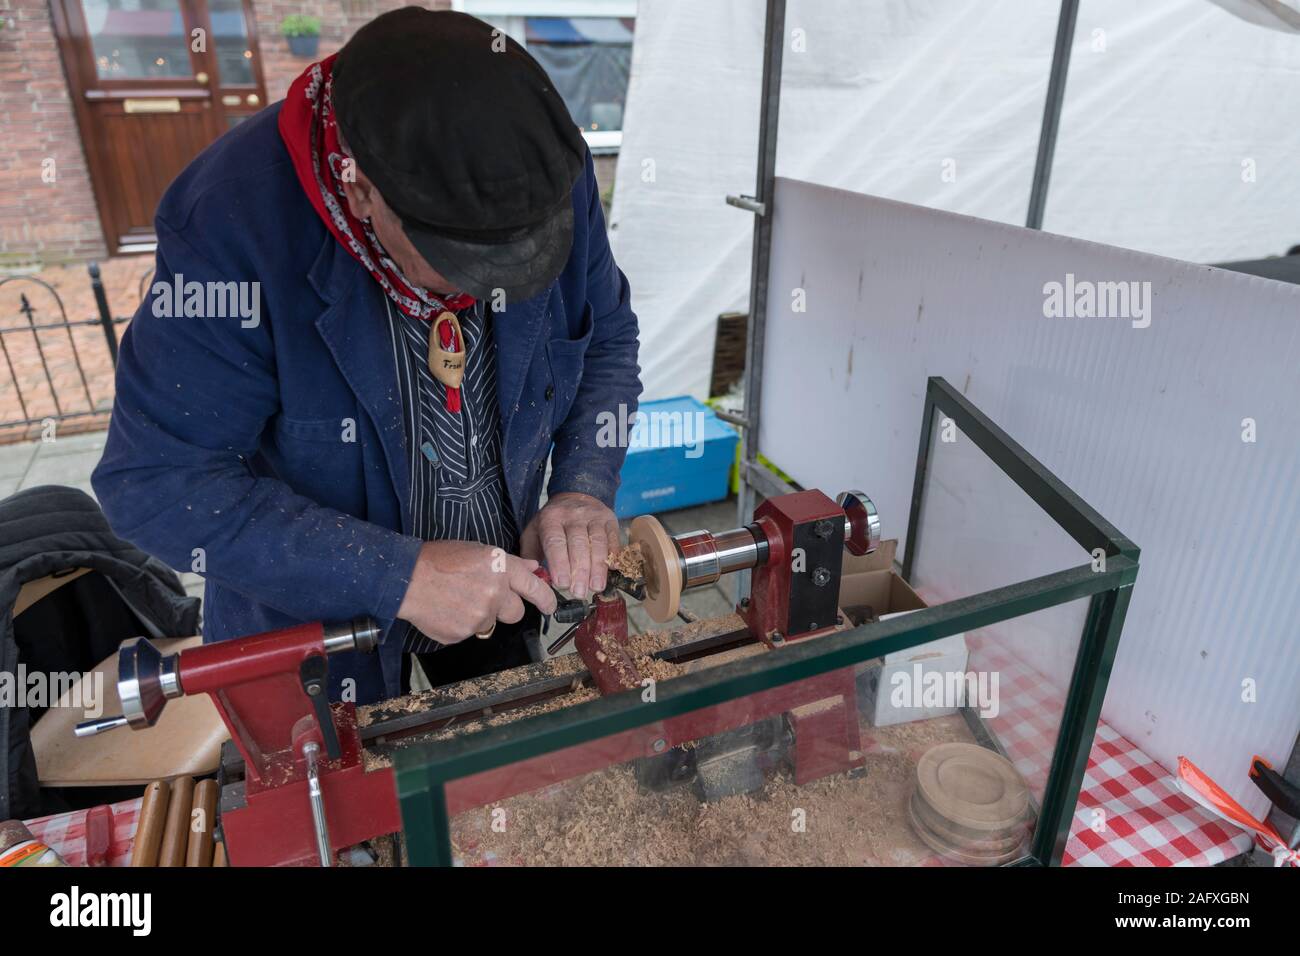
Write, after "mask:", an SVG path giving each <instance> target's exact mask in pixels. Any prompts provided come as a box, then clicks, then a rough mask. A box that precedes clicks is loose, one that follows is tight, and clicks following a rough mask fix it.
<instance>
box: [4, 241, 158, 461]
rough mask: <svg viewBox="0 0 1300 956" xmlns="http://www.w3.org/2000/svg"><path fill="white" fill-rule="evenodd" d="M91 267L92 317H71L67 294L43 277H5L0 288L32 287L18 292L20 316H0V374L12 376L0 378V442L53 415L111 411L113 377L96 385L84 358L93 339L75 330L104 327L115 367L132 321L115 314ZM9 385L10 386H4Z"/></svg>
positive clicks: (57, 417) (62, 416)
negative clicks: (123, 329) (122, 332)
mask: <svg viewBox="0 0 1300 956" xmlns="http://www.w3.org/2000/svg"><path fill="white" fill-rule="evenodd" d="M86 271H87V273H88V275H89V277H90V286H91V292H92V294H93V296H94V300H95V306H96V311H97V312H98V315H97V316H96V317H94V318H88V319H70V318H69V317H68V310H67V307H66V305H65V304H64V301H63V297H62V296H61V295H60V294H59V291H58V290H57V289H56V288H55V287H54V286H52V285H51V284H50V283H49V282H46V281H45V280H44V279H41V278H39V277H37V276H32V275H16V276H6V277H5V278H2V279H0V290H3V289H5V288H6V287H13V286H18V285H21V284H27V285H30V286H31V288H29V289H23V290H22V291H20V292H19V293H18V299H17V313H18V314H17V316H15V317H9V316H4V315H0V354H2V355H3V358H4V368H3V370H2V371H0V375H3V374H5V373H7V374H8V376H9V381H8V383H5V382H4V381H3V379H2V378H0V440H2V438H3V435H4V433H5V432H12V430H14V429H17V428H21V427H23V426H31V425H40V424H43V423H45V422H46V421H48V420H50V419H54V420H55V421H58V422H65V421H69V420H74V419H84V418H91V417H94V416H97V415H105V414H107V413H108V412H109V410H110V409H111V406H112V399H113V385H112V380H111V377H109V379H108V381H99V380H94V381H93V384H92V380H93V379H94V376H93V375H92V376H88V375H87V370H86V363H85V362H83V360H82V359H83V352H82V349H83V348H86V347H87V346H88V343H86V342H84V341H83V342H82V344H81V345H80V346H79V345H78V343H77V336H76V335H74V330H76V329H81V328H87V327H95V326H98V327H99V328H100V329H102V331H103V334H104V346H105V347H106V348H107V349H108V357H109V360H110V362H111V363H112V367H113V368H116V367H117V341H118V335H117V326H119V325H124V324H125V323H126V322H128V321H130V320H129V319H128V318H126V317H120V318H114V317H113V313H112V310H111V309H110V308H109V304H108V294H107V293H106V292H105V290H104V282H103V277H102V275H101V274H100V270H99V265H98V264H97V263H94V262H92V263H90V264H89V265H88V266H87V268H86ZM148 276H149V273H145V274H144V275H143V276H142V277H141V282H140V285H141V288H142V289H143V288H144V283H145V280H146V279H147V278H148ZM29 293H30V294H29ZM65 337H66V341H65ZM33 357H35V362H33V361H32V359H33ZM69 361H70V362H71V364H72V366H73V367H74V368H75V372H76V374H75V375H73V376H69V375H67V374H66V369H67V365H68V362H69ZM36 366H39V367H36ZM52 366H53V367H52ZM69 379H71V382H69ZM6 384H7V385H8V386H10V387H8V388H6V387H3V386H4V385H6ZM11 389H12V390H11ZM97 392H98V393H99V394H98V395H96V393H97Z"/></svg>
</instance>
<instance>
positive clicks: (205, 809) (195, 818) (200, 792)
mask: <svg viewBox="0 0 1300 956" xmlns="http://www.w3.org/2000/svg"><path fill="white" fill-rule="evenodd" d="M190 820H191V823H190V829H189V833H190V839H189V843H188V845H187V846H186V849H185V865H186V866H211V865H212V833H213V830H215V829H216V826H217V782H216V781H215V780H200V781H199V783H198V786H196V787H195V788H194V806H193V808H192V810H191V812H190Z"/></svg>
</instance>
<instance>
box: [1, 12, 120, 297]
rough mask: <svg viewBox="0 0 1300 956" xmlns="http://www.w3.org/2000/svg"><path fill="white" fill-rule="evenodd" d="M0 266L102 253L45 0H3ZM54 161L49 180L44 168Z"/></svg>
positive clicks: (6, 268) (4, 269) (7, 267)
mask: <svg viewBox="0 0 1300 956" xmlns="http://www.w3.org/2000/svg"><path fill="white" fill-rule="evenodd" d="M0 21H3V23H2V24H0V273H3V272H8V271H10V270H11V269H13V268H15V267H20V266H24V265H28V264H31V263H34V262H36V261H39V260H44V261H53V262H58V261H64V260H71V259H87V258H94V257H102V256H103V255H104V254H105V249H104V234H103V232H102V231H101V230H100V227H99V212H98V210H97V209H96V208H95V196H94V193H93V191H92V190H91V185H90V173H89V171H88V170H87V168H86V156H85V153H84V152H83V151H82V148H81V138H80V136H79V135H78V132H77V120H76V117H75V115H74V114H73V112H72V101H71V98H70V97H69V95H68V84H67V81H66V79H65V77H64V75H63V64H62V61H60V59H59V50H58V46H57V44H56V42H55V39H54V28H53V25H52V24H51V22H50V10H49V3H48V0H0ZM49 161H52V162H53V166H52V171H53V177H54V181H53V182H45V181H44V180H43V179H42V172H43V171H44V170H45V169H47V168H50V167H49V166H48V162H49Z"/></svg>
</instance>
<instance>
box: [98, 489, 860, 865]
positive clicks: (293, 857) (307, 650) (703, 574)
mask: <svg viewBox="0 0 1300 956" xmlns="http://www.w3.org/2000/svg"><path fill="white" fill-rule="evenodd" d="M630 540H631V543H632V545H633V546H636V547H639V550H640V556H641V559H642V562H643V565H644V567H643V571H642V573H641V574H640V575H636V574H628V573H625V572H626V570H628V569H623V570H621V571H619V572H618V573H613V574H611V575H610V583H609V585H608V586H607V587H606V589H605V590H604V591H602V592H600V593H598V594H596V595H594V596H593V599H592V600H591V602H590V603H589V605H588V606H587V608H586V611H585V613H584V614H583V615H582V616H581V619H580V620H578V621H577V623H575V624H574V625H573V627H572V628H571V629H570V632H569V633H568V635H567V636H568V637H570V639H572V641H573V642H574V645H575V650H576V654H574V655H566V656H564V657H558V658H553V659H550V660H546V661H542V662H539V663H535V664H531V665H528V666H525V667H519V668H515V669H512V670H509V671H504V672H500V673H497V674H492V675H488V676H487V677H483V678H476V679H474V680H470V681H464V682H461V683H459V684H453V685H449V686H446V687H440V688H436V689H435V690H433V691H426V692H424V693H421V694H412V695H408V696H407V697H405V698H398V699H396V700H391V701H385V702H383V703H380V704H376V705H371V706H369V707H366V708H362V712H361V713H360V714H359V713H358V708H357V707H355V706H354V705H353V704H350V703H333V704H331V703H329V702H328V700H327V697H326V694H327V690H326V688H327V686H328V682H327V676H328V659H329V656H330V655H331V654H333V653H338V652H343V651H357V652H362V653H365V652H369V651H372V650H373V649H374V648H375V646H376V645H377V643H378V641H379V639H380V629H379V628H378V626H377V625H375V624H374V623H373V622H371V621H369V620H367V619H360V620H357V621H352V622H346V623H343V624H320V623H314V624H304V625H300V626H297V627H291V628H286V629H284V630H280V631H273V632H268V633H265V634H256V635H251V636H247V637H242V638H236V639H233V640H229V641H222V642H220V643H216V644H208V645H203V646H200V647H192V648H188V649H186V650H183V651H180V652H178V653H176V654H172V655H168V656H164V655H161V654H160V653H159V652H158V651H157V650H156V649H155V648H154V646H153V644H152V643H151V642H150V641H148V640H147V639H144V638H137V639H135V640H132V641H128V642H126V643H125V644H123V646H122V648H121V650H120V652H119V659H118V668H119V674H118V687H119V692H120V694H121V699H122V703H123V713H122V715H121V716H118V717H110V718H103V719H100V720H96V721H89V722H87V723H85V724H82V725H80V726H79V727H78V729H77V733H78V734H79V735H90V734H95V733H100V732H102V731H105V730H109V729H113V728H115V727H120V726H124V725H125V726H130V727H133V728H137V729H138V728H143V727H149V726H152V725H153V724H154V723H155V722H156V721H157V719H158V716H159V714H160V713H161V712H162V710H163V707H164V705H165V704H166V702H167V700H169V699H171V698H175V697H179V696H182V695H186V694H199V693H206V694H208V695H210V697H211V698H212V700H213V702H214V703H215V705H216V707H217V709H218V711H219V712H220V714H221V717H222V719H223V720H224V721H225V724H226V726H227V728H228V729H229V731H230V735H231V743H230V744H228V745H227V753H226V755H225V757H224V758H223V761H222V768H221V778H220V784H221V798H220V830H221V833H222V839H223V842H224V847H225V852H226V854H227V856H228V859H229V863H230V865H232V866H267V865H325V866H330V865H333V864H334V863H335V862H336V860H337V855H338V853H339V851H341V850H344V849H346V848H348V847H352V846H355V845H357V844H360V843H362V842H364V841H368V840H372V839H375V838H378V837H381V836H384V835H387V834H392V833H397V832H400V830H401V814H400V812H399V809H398V798H397V794H396V792H395V785H394V774H393V771H392V769H391V767H390V766H386V765H385V761H384V760H383V759H382V758H383V755H384V754H385V753H387V752H390V751H391V749H392V748H393V747H397V746H401V745H402V744H403V742H404V741H409V740H422V741H423V740H428V741H431V742H433V744H434V745H436V743H437V741H438V740H440V739H444V738H446V737H448V736H455V735H460V734H463V733H473V732H483V733H487V734H490V733H491V732H492V722H493V721H500V720H502V719H512V720H513V719H516V718H517V719H527V718H528V717H529V716H532V715H533V714H535V713H539V712H546V711H552V710H555V709H559V708H563V707H565V706H568V705H569V704H570V703H576V702H579V701H581V700H586V699H590V698H591V696H592V695H593V694H594V693H599V694H600V695H611V694H621V693H628V692H631V693H643V692H644V691H645V688H646V687H647V686H651V685H652V684H653V683H654V682H655V681H656V680H659V679H668V678H670V677H671V676H675V674H676V673H678V672H679V670H678V668H680V672H687V671H694V670H699V669H702V668H707V667H709V666H712V665H714V664H716V663H720V662H724V661H726V660H731V659H735V657H736V656H738V655H742V656H743V655H749V654H763V653H780V649H781V648H782V647H785V646H788V645H789V644H790V643H792V642H796V641H803V640H809V639H815V638H817V637H818V636H820V635H824V634H828V633H831V632H834V631H837V630H840V629H842V628H845V627H849V626H852V625H851V624H850V622H849V621H848V620H847V619H846V618H845V616H844V614H843V613H842V611H841V609H840V608H839V606H838V596H839V581H840V575H841V565H842V561H843V552H844V550H846V549H847V550H848V551H849V552H850V553H852V554H858V555H861V554H867V553H869V552H871V551H873V550H875V547H876V545H877V543H878V542H879V540H880V523H879V519H878V517H877V515H876V510H875V507H874V505H873V504H872V502H871V500H870V499H869V498H868V497H867V496H866V495H865V494H862V493H861V492H846V493H844V494H841V495H839V496H838V498H837V499H835V500H831V499H830V498H829V497H827V496H826V495H825V494H823V493H822V492H820V491H815V490H809V491H800V492H795V493H792V494H787V495H782V496H779V497H775V498H770V499H768V500H766V501H764V502H763V503H762V504H761V505H759V507H758V508H757V509H756V511H755V513H754V516H753V521H752V522H751V523H749V524H747V525H745V526H743V527H740V528H735V529H732V530H729V531H724V532H717V533H714V532H710V531H694V532H688V533H685V534H679V535H669V534H668V533H667V532H665V531H664V529H663V527H662V526H661V525H660V524H659V522H658V521H657V520H656V519H654V518H652V517H641V518H638V519H636V520H635V521H634V522H633V524H632V528H631V532H630ZM631 570H635V569H634V568H633V569H631ZM741 570H749V571H751V572H752V578H751V587H750V594H749V596H748V597H745V598H743V599H742V600H741V601H740V602H739V604H738V606H737V609H736V613H735V614H732V615H727V616H725V617H721V618H716V619H709V620H702V621H694V622H693V623H691V624H690V625H689V626H688V627H684V628H677V629H667V630H664V631H657V632H651V633H649V634H642V635H639V636H638V637H637V638H636V640H635V642H634V641H633V640H632V639H631V638H630V637H629V632H628V617H627V605H626V603H625V595H627V594H631V595H633V596H636V597H641V596H644V605H645V607H646V609H647V611H648V612H649V613H650V615H651V616H652V618H654V619H655V620H656V621H659V622H661V623H663V622H667V621H669V620H671V619H673V618H674V617H675V616H676V615H677V614H678V612H679V602H680V598H681V595H682V592H683V591H684V590H688V589H691V588H696V587H701V586H704V585H707V584H710V583H712V582H714V581H717V580H718V579H719V578H720V577H721V576H722V575H724V574H728V573H733V572H736V571H741ZM665 664H667V665H676V667H670V668H669V669H670V670H672V671H673V674H671V675H665V674H663V673H662V672H661V671H660V670H659V668H660V667H662V666H665ZM856 698H857V692H856V684H855V680H854V674H853V672H852V669H851V668H846V669H843V670H839V671H832V672H830V673H824V674H820V675H818V676H815V677H810V678H804V679H801V680H796V681H792V682H790V683H788V684H782V685H779V686H776V687H772V688H770V689H767V690H763V691H759V692H757V693H754V694H751V695H749V696H747V697H744V698H741V699H736V700H730V701H727V702H724V703H721V704H715V705H713V706H708V707H703V708H700V709H699V710H695V711H692V712H690V713H686V714H682V715H680V716H677V717H672V718H670V719H668V720H665V721H662V722H660V723H658V724H656V725H655V727H654V728H653V732H650V731H646V730H645V729H639V730H636V731H629V732H626V733H622V734H616V735H613V736H611V737H609V738H607V739H604V740H600V741H593V742H591V743H589V744H584V745H579V746H575V747H571V748H567V749H565V750H562V751H558V752H555V753H550V754H544V755H541V756H539V757H532V758H528V759H525V760H521V761H518V762H516V763H513V764H510V765H509V766H506V767H499V768H497V769H495V770H490V771H486V772H483V773H479V774H475V775H473V776H470V777H466V778H464V779H461V780H456V781H452V782H451V783H449V784H448V785H447V787H446V794H445V798H446V803H447V812H448V813H449V814H455V813H458V812H461V811H463V810H466V809H469V808H472V807H478V806H485V805H494V803H495V802H496V801H500V800H503V799H505V798H507V797H510V796H514V795H516V794H522V793H528V792H531V791H533V790H535V789H537V788H539V787H542V786H546V785H548V784H552V783H556V782H559V781H563V780H568V779H570V778H573V777H576V776H578V775H580V774H584V773H587V772H590V771H593V770H599V769H603V768H605V767H609V766H611V765H614V764H619V763H624V762H628V761H633V762H634V764H635V767H636V776H637V781H638V783H639V784H640V785H641V786H642V787H645V788H648V789H650V790H662V789H665V788H668V787H675V786H679V785H682V784H685V783H688V782H690V783H692V784H693V785H694V786H695V790H696V792H697V794H698V795H699V796H700V798H701V799H705V800H709V799H714V798H717V797H721V796H726V795H729V794H734V793H742V792H748V791H750V790H753V789H756V788H757V787H759V786H761V785H762V782H763V774H764V773H765V771H767V770H769V769H771V768H772V767H773V766H775V765H777V764H778V763H781V764H783V765H787V766H789V768H790V770H791V776H792V779H793V780H794V782H795V783H796V784H797V785H803V784H805V783H809V782H811V781H814V780H818V779H821V778H823V777H827V776H829V775H832V774H839V773H854V772H856V771H857V770H858V769H859V768H861V766H862V764H863V755H862V747H861V742H860V739H859V725H858V716H857V699H856ZM376 758H378V759H376Z"/></svg>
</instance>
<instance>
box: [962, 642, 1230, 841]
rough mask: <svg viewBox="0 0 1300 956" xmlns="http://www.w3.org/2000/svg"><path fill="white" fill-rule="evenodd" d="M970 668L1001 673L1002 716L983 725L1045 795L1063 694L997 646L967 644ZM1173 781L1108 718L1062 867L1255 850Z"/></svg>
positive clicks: (1085, 778) (1032, 787) (1094, 751)
mask: <svg viewBox="0 0 1300 956" xmlns="http://www.w3.org/2000/svg"><path fill="white" fill-rule="evenodd" d="M966 640H967V647H968V649H969V653H970V657H969V661H968V664H967V666H968V668H969V669H970V670H972V671H997V672H998V675H999V681H1000V685H999V698H1000V702H1001V709H1000V711H999V713H998V714H997V716H995V717H989V718H986V719H985V724H986V725H987V726H988V727H989V729H990V730H992V731H993V733H994V734H996V735H997V737H998V740H999V742H1000V743H1001V744H1002V746H1003V747H1004V748H1005V749H1006V751H1007V756H1008V757H1009V758H1010V759H1011V762H1012V763H1014V764H1015V766H1016V769H1017V770H1019V771H1020V773H1021V775H1022V776H1023V777H1024V778H1025V782H1026V783H1027V784H1028V785H1029V788H1030V792H1031V793H1034V794H1036V795H1039V796H1041V794H1042V793H1043V789H1044V787H1045V785H1046V783H1047V774H1048V771H1049V770H1050V769H1051V763H1052V752H1053V749H1054V748H1055V747H1056V738H1057V733H1058V731H1059V729H1060V723H1061V714H1062V713H1063V711H1064V709H1065V695H1064V693H1063V692H1062V691H1061V690H1060V689H1059V688H1057V687H1055V686H1054V685H1053V684H1052V683H1051V682H1050V681H1048V680H1047V679H1046V678H1044V677H1043V675H1042V674H1040V673H1038V672H1037V671H1036V670H1034V669H1033V668H1032V667H1030V666H1028V665H1027V664H1025V663H1024V662H1023V661H1021V660H1018V659H1017V658H1015V657H1014V656H1012V655H1011V654H1010V653H1008V652H1007V651H1006V650H1005V648H1004V647H1003V646H1002V645H1000V644H999V643H998V642H997V641H996V640H993V639H991V638H988V637H984V636H981V635H980V634H979V633H978V632H976V633H972V634H968V635H967V637H966ZM1174 779H1175V778H1174V776H1173V774H1171V773H1170V772H1169V771H1168V770H1166V769H1165V768H1164V767H1162V766H1160V764H1158V763H1156V762H1155V761H1154V760H1152V759H1151V758H1150V757H1149V756H1147V755H1146V754H1145V753H1143V752H1142V751H1141V750H1140V749H1139V748H1138V747H1137V745H1136V744H1134V743H1133V742H1132V741H1130V740H1129V739H1128V738H1126V737H1124V736H1123V735H1122V734H1120V733H1119V732H1118V731H1116V730H1115V729H1114V728H1112V727H1111V726H1110V725H1108V724H1107V723H1105V722H1104V721H1101V722H1099V723H1098V725H1097V734H1096V736H1095V737H1094V738H1093V742H1092V750H1091V752H1090V753H1089V754H1088V766H1087V769H1086V770H1085V771H1084V775H1083V785H1082V787H1081V788H1080V790H1079V802H1078V803H1077V804H1076V806H1075V809H1074V822H1073V823H1072V824H1071V826H1070V837H1069V839H1068V840H1067V841H1066V844H1065V855H1064V857H1063V858H1062V863H1063V865H1065V866H1213V865H1214V864H1216V863H1222V862H1223V861H1224V860H1227V859H1231V858H1232V857H1234V856H1238V855H1240V854H1242V853H1245V852H1248V851H1249V850H1250V847H1251V844H1252V842H1253V837H1252V835H1251V834H1249V833H1247V832H1246V831H1245V830H1242V829H1240V828H1238V827H1235V826H1233V825H1232V824H1230V823H1227V822H1226V821H1224V820H1222V819H1220V818H1219V817H1217V816H1215V815H1214V814H1212V813H1210V812H1209V811H1208V810H1206V809H1204V808H1203V807H1201V806H1199V805H1197V804H1196V803H1193V802H1192V801H1191V800H1190V799H1188V798H1187V797H1185V796H1184V795H1183V794H1182V793H1181V792H1180V791H1179V790H1178V789H1177V787H1176V786H1175V784H1174Z"/></svg>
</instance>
